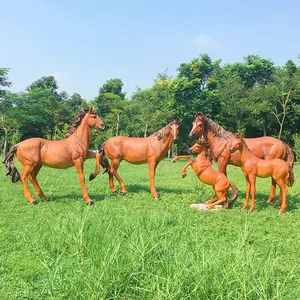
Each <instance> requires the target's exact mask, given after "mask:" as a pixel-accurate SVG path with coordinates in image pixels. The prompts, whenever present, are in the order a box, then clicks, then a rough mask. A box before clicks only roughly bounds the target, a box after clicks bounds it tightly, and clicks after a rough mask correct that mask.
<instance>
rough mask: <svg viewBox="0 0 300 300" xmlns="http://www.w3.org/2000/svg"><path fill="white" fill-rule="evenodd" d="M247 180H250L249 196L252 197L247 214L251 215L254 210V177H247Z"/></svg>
mask: <svg viewBox="0 0 300 300" xmlns="http://www.w3.org/2000/svg"><path fill="white" fill-rule="evenodd" d="M249 180H250V185H251V196H252V202H251V207H250V209H249V213H251V212H253V210H254V209H255V193H256V186H255V184H256V176H255V175H249Z"/></svg>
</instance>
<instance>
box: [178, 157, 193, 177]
mask: <svg viewBox="0 0 300 300" xmlns="http://www.w3.org/2000/svg"><path fill="white" fill-rule="evenodd" d="M193 163H194V162H193V161H190V162H188V163H187V164H186V165H185V166H184V167H183V168H182V170H181V176H182V178H184V177H185V176H186V169H187V168H188V167H189V166H191V165H192V164H193Z"/></svg>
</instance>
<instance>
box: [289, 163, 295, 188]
mask: <svg viewBox="0 0 300 300" xmlns="http://www.w3.org/2000/svg"><path fill="white" fill-rule="evenodd" d="M294 182H295V177H294V171H293V168H292V167H291V166H289V177H288V182H287V185H288V186H289V187H292V186H293V184H294Z"/></svg>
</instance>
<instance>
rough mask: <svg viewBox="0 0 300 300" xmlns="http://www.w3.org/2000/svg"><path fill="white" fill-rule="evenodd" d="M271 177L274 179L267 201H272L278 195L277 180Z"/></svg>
mask: <svg viewBox="0 0 300 300" xmlns="http://www.w3.org/2000/svg"><path fill="white" fill-rule="evenodd" d="M271 179H272V186H271V192H270V196H269V199H268V200H267V203H271V202H272V201H273V200H274V198H275V196H276V181H275V180H274V179H273V177H272V178H271ZM279 197H280V196H279Z"/></svg>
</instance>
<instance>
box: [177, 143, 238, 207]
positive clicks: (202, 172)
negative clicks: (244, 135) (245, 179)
mask: <svg viewBox="0 0 300 300" xmlns="http://www.w3.org/2000/svg"><path fill="white" fill-rule="evenodd" d="M189 151H190V153H192V154H196V153H198V155H197V158H196V161H193V160H192V159H191V157H190V156H188V155H179V156H175V157H174V158H173V159H172V162H176V161H177V160H179V159H187V160H188V161H189V162H188V163H187V164H186V165H185V166H184V167H183V168H182V171H181V174H182V177H183V178H184V177H185V176H186V169H187V168H188V167H189V166H191V167H192V168H193V170H194V172H195V174H196V175H197V177H198V178H199V180H200V181H202V182H203V183H205V184H208V185H212V186H213V189H214V191H215V193H216V197H215V198H213V199H210V200H207V201H206V202H205V204H207V206H208V208H211V209H212V208H215V206H216V205H219V204H224V207H225V208H228V206H229V204H231V203H233V202H234V201H235V200H236V198H237V196H238V189H237V187H236V186H235V185H234V184H233V183H232V182H230V181H229V180H228V178H227V177H226V176H225V175H224V174H223V173H220V172H218V171H216V170H214V169H213V168H212V167H211V165H212V155H211V152H210V148H209V145H208V143H207V142H206V141H205V140H204V139H199V140H198V142H197V143H196V144H194V145H193V146H192V147H191V148H190V149H189ZM229 187H231V188H232V190H233V195H232V198H231V199H229V200H227V195H228V189H229Z"/></svg>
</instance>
